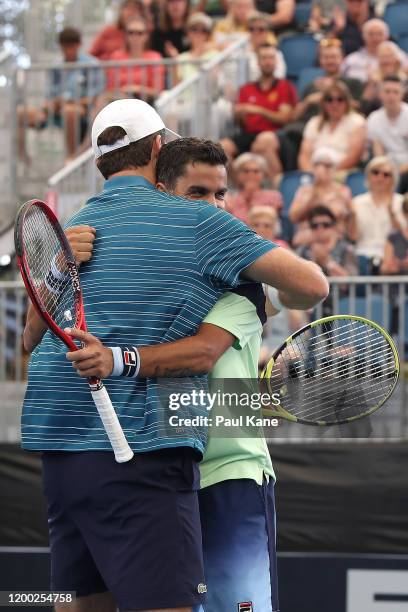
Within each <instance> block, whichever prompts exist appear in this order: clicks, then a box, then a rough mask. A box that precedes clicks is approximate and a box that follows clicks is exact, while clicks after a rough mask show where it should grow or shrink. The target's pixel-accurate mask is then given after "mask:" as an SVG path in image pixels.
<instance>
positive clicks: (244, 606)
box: [238, 601, 254, 612]
mask: <svg viewBox="0 0 408 612" xmlns="http://www.w3.org/2000/svg"><path fill="white" fill-rule="evenodd" d="M238 612H254V607H253V605H252V601H241V603H239V604H238Z"/></svg>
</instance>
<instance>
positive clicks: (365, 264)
mask: <svg viewBox="0 0 408 612" xmlns="http://www.w3.org/2000/svg"><path fill="white" fill-rule="evenodd" d="M357 261H358V273H359V275H360V276H367V275H369V274H370V265H371V260H370V258H369V257H366V256H365V255H358V256H357ZM359 289H361V287H357V291H358V290H359Z"/></svg>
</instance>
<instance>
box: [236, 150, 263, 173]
mask: <svg viewBox="0 0 408 612" xmlns="http://www.w3.org/2000/svg"><path fill="white" fill-rule="evenodd" d="M251 162H253V163H256V164H258V166H259V167H260V168H261V170H262V171H263V172H264V173H265V174H266V172H267V171H268V164H267V163H266V159H265V158H264V157H262V155H257V154H256V153H241V155H239V156H238V157H237V158H236V159H234V161H233V162H232V167H233V169H234V171H235V172H239V170H240V169H241V168H242V166H244V165H245V164H248V163H251Z"/></svg>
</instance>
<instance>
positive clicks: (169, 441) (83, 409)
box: [22, 176, 275, 452]
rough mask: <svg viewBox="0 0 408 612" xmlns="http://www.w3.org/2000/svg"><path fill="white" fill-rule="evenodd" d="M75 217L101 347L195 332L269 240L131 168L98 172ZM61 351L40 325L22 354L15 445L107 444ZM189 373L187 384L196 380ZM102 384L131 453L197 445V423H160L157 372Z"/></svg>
mask: <svg viewBox="0 0 408 612" xmlns="http://www.w3.org/2000/svg"><path fill="white" fill-rule="evenodd" d="M81 224H85V225H91V226H93V227H95V228H96V240H95V242H94V252H93V257H92V259H91V261H90V262H89V263H87V264H84V265H82V266H81V269H80V276H81V283H82V289H83V296H84V304H85V313H86V321H87V325H88V330H89V331H90V332H91V333H92V334H94V335H96V336H97V337H98V338H100V340H101V341H102V342H103V344H105V345H107V346H116V345H136V346H137V345H151V344H158V343H162V342H171V341H174V340H177V339H179V338H183V337H185V336H191V335H193V334H195V333H196V331H197V328H198V326H199V324H200V323H201V322H202V321H203V319H204V317H205V316H206V314H207V313H208V312H209V310H210V309H211V308H212V306H213V305H214V304H215V302H216V301H217V299H218V298H219V297H220V295H221V294H222V293H223V292H224V291H226V290H227V289H230V288H233V287H236V286H237V285H238V283H239V274H240V272H241V271H242V270H243V268H245V267H247V266H248V265H250V264H251V263H253V262H254V261H255V260H256V259H258V258H259V257H260V256H261V255H263V254H264V253H266V252H268V251H270V250H271V249H272V248H274V246H275V245H274V244H272V243H271V242H268V241H266V240H263V239H261V238H260V237H259V236H257V235H256V234H255V233H254V232H252V231H251V230H250V229H249V228H248V227H247V226H246V225H244V224H243V223H241V221H238V220H237V219H235V218H234V217H232V216H231V215H230V214H229V213H226V212H224V211H222V210H219V209H217V208H215V207H213V206H211V205H209V204H208V203H206V202H196V201H190V200H186V199H184V198H178V197H174V196H169V195H167V194H165V193H161V192H159V191H157V190H156V189H155V188H154V186H153V185H152V184H151V183H149V182H148V181H146V180H145V179H143V178H141V177H136V176H122V177H116V178H113V179H111V180H108V181H107V182H106V183H105V187H104V190H103V192H102V193H101V194H99V195H97V196H95V197H93V198H91V199H90V200H88V202H87V204H86V205H85V206H84V207H83V208H82V209H81V210H80V211H79V212H78V213H76V214H75V215H74V216H73V217H72V219H71V220H70V222H69V224H68V225H69V226H72V225H81ZM66 351H67V349H66V347H65V345H64V344H63V343H62V342H61V341H60V340H59V339H58V338H56V337H55V336H54V335H53V334H52V333H51V332H50V331H48V332H47V333H46V334H45V336H44V338H43V340H42V342H41V343H40V344H39V345H38V347H37V348H36V350H35V351H34V352H33V354H32V358H31V362H30V366H29V377H28V387H27V392H26V396H25V400H24V407H23V415H22V446H23V448H25V449H27V450H63V451H86V450H111V447H110V444H109V440H108V438H107V436H106V433H105V431H104V429H103V426H102V422H101V420H100V418H99V415H98V412H97V410H96V408H95V405H94V403H93V401H92V398H91V395H90V391H89V387H88V384H87V382H86V381H85V380H84V379H82V378H80V377H79V376H78V375H77V374H76V372H75V370H74V369H73V367H72V365H71V364H70V363H69V362H68V361H67V360H66V357H65V354H66ZM193 379H194V380H192V384H193V383H194V385H196V384H197V383H198V384H200V382H202V381H205V380H206V378H205V377H201V378H200V377H193ZM183 382H185V379H183ZM106 387H107V390H108V392H109V395H110V397H111V400H112V403H113V405H114V407H115V410H116V412H117V414H118V417H119V420H120V422H121V425H122V427H123V430H124V432H125V434H126V437H127V439H128V442H129V444H130V446H131V447H132V449H133V450H134V451H135V452H145V451H151V450H156V449H159V448H166V447H174V446H190V447H193V448H195V449H197V450H198V451H199V452H203V449H204V445H205V441H206V431H205V428H204V427H196V426H192V427H185V428H183V429H182V430H179V431H177V432H175V431H174V430H169V428H168V427H166V426H165V424H164V423H163V419H164V417H163V405H162V404H163V399H162V396H161V391H160V384H159V381H158V380H157V379H154V378H147V379H136V380H135V379H128V378H110V379H108V380H107V381H106ZM186 410H187V412H189V411H190V407H187V408H186ZM191 414H192V415H194V414H196V408H194V407H191Z"/></svg>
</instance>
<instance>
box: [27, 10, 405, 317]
mask: <svg viewBox="0 0 408 612" xmlns="http://www.w3.org/2000/svg"><path fill="white" fill-rule="evenodd" d="M404 2H405V4H404ZM398 7H400V13H399V14H398V13H397V16H396V11H397V9H398ZM243 37H246V38H247V39H248V47H247V56H246V57H247V62H248V71H247V73H248V75H249V82H247V83H245V84H244V85H243V86H242V87H240V88H239V90H238V95H237V98H236V100H235V103H232V104H230V105H229V107H228V106H227V108H230V109H231V110H230V113H231V118H230V119H231V120H230V123H229V125H231V126H233V127H232V129H231V130H230V133H226V134H224V135H223V136H224V137H223V138H222V140H221V144H222V146H223V148H224V150H225V152H226V154H227V157H228V159H229V162H230V166H229V167H230V172H229V176H230V186H229V187H230V189H229V193H228V196H227V197H226V203H225V205H226V208H227V210H229V211H230V212H231V213H232V214H233V215H236V216H237V217H238V218H240V219H242V220H243V221H244V222H245V223H248V224H249V225H251V227H253V228H254V229H255V230H256V231H258V232H259V233H261V234H262V235H265V236H268V237H269V238H271V237H273V238H274V239H275V240H278V241H280V243H281V244H282V245H283V246H285V248H292V249H294V250H296V251H297V252H299V253H301V254H302V255H303V256H304V257H307V258H310V259H313V260H314V261H316V262H317V263H319V264H320V265H321V267H322V268H323V270H324V271H325V272H326V274H328V275H335V276H341V275H344V274H362V273H386V274H389V273H401V272H405V270H406V269H407V252H408V249H407V245H408V238H407V236H408V233H407V232H408V229H407V228H408V214H407V210H408V200H407V198H405V199H404V194H405V193H406V192H407V191H408V104H407V102H406V100H407V95H408V86H407V85H408V55H407V52H406V49H407V48H408V45H407V40H408V2H407V1H406V0H397V1H396V2H394V3H388V4H384V3H381V2H376V3H370V1H369V0H344V2H333V1H332V0H313V1H312V2H311V3H310V4H303V3H301V4H296V3H295V0H199V1H198V2H196V3H195V4H192V3H190V0H158V1H156V0H124V1H123V2H122V4H121V6H120V9H119V14H118V19H117V22H116V23H115V24H111V25H108V26H106V27H104V28H103V29H102V30H101V32H100V33H99V34H98V35H97V36H96V38H95V39H94V40H93V42H92V44H91V45H90V48H89V49H88V54H85V53H84V52H83V51H82V50H81V49H82V47H81V34H80V32H78V31H76V30H74V29H73V28H65V29H64V30H63V31H62V32H61V33H60V34H59V44H60V48H61V52H62V62H66V61H69V62H76V61H84V60H85V61H86V60H88V61H89V59H90V58H92V60H91V61H93V62H97V60H103V61H105V60H112V61H116V62H122V61H126V60H132V59H133V60H142V61H148V62H149V63H148V65H146V66H145V67H143V68H141V67H140V66H139V65H137V66H134V65H133V66H129V63H125V64H124V65H123V67H120V66H119V68H118V67H117V66H116V67H115V68H111V69H110V68H109V69H105V70H101V69H100V75H102V78H103V80H104V82H103V83H102V82H101V78H99V79H98V78H95V72H94V73H93V77H92V73H91V72H89V71H87V72H86V74H85V73H84V71H83V70H82V69H80V68H78V70H77V71H71V72H70V76H69V78H61V76H60V75H61V71H59V70H58V68H56V69H55V70H54V72H53V82H52V84H51V86H50V89H49V92H48V96H47V101H46V102H45V103H44V105H43V107H42V108H41V109H34V108H24V109H19V142H20V155H21V156H22V157H24V155H25V150H24V145H23V143H24V130H25V129H26V127H27V126H29V127H36V128H40V127H41V128H42V127H44V126H46V124H47V116H48V115H49V113H50V112H51V110H52V112H54V114H55V115H56V117H57V119H58V120H59V121H60V122H61V123H62V124H64V125H65V138H66V149H67V153H68V156H69V157H73V156H75V155H76V154H77V153H78V151H80V150H83V148H84V146H85V145H87V143H88V142H89V141H87V128H88V127H89V123H90V120H91V119H92V118H93V117H94V116H95V114H96V113H97V112H98V111H99V110H100V109H101V107H103V106H104V105H105V104H106V103H107V102H109V101H111V100H113V99H116V98H120V97H141V98H143V99H145V100H147V101H149V102H150V103H152V104H153V103H154V101H155V100H156V99H157V98H158V97H159V96H160V95H161V94H162V92H163V91H164V90H166V89H169V88H171V87H173V86H174V85H176V84H177V83H180V82H181V81H183V80H185V79H187V78H189V77H190V76H192V75H194V74H196V73H197V71H199V70H200V65H202V62H205V61H208V60H210V59H212V58H214V57H216V56H217V54H218V53H220V51H222V50H223V49H225V48H226V47H228V45H230V44H231V43H234V42H235V41H237V40H239V39H241V38H243ZM311 45H312V46H311ZM310 49H312V52H311V51H310ZM404 49H405V50H404ZM303 53H304V55H307V54H310V53H312V54H311V60H310V65H308V66H306V67H304V68H303V69H302V70H297V69H296V58H299V57H301V56H302V54H303ZM163 58H170V59H171V60H173V62H172V65H171V66H168V65H167V66H165V65H163V63H162V60H163ZM200 62H201V63H200ZM90 75H91V76H90ZM225 76H227V77H230V78H233V77H234V75H233V74H232V73H231V74H230V75H224V77H225ZM91 77H92V78H91ZM78 84H80V86H79V85H78ZM190 102H191V101H190ZM193 112H194V111H193ZM86 117H88V126H87V125H86ZM74 132H75V133H76V134H77V135H78V134H79V135H80V140H82V144H81V146H80V147H78V146H77V148H76V150H75V144H74V141H73V138H72V134H73V133H74ZM77 140H78V139H77ZM77 144H78V142H77ZM297 323H298V321H297Z"/></svg>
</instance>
